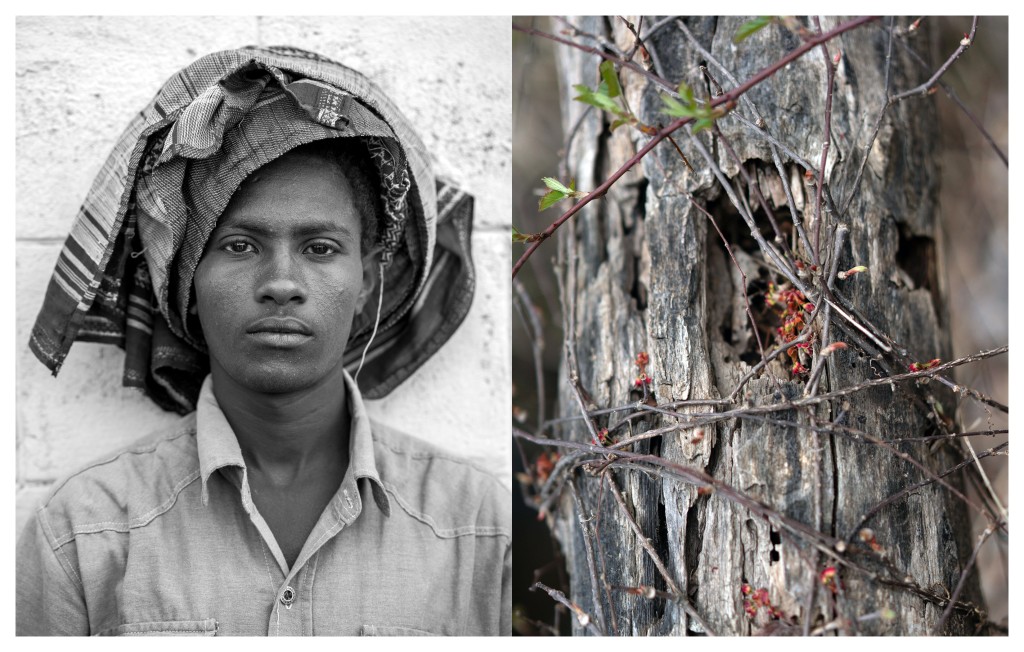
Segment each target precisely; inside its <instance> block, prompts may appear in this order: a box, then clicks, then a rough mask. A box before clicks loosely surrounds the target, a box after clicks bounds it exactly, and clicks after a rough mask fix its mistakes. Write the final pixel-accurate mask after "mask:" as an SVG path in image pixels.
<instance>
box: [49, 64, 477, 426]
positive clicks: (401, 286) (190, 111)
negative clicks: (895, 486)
mask: <svg viewBox="0 0 1024 652" xmlns="http://www.w3.org/2000/svg"><path fill="white" fill-rule="evenodd" d="M327 138H358V139H360V140H361V141H362V142H363V143H364V144H365V145H366V147H367V150H368V152H369V155H370V159H371V160H372V161H373V163H374V165H375V166H376V168H377V171H378V173H379V174H378V176H379V179H380V182H381V188H380V191H381V198H382V206H383V208H384V215H383V219H382V224H381V225H380V227H379V230H378V232H379V240H380V244H381V246H382V262H384V263H385V271H384V298H383V306H382V309H381V317H380V326H379V330H378V333H377V335H376V337H374V339H373V344H372V346H371V348H370V350H369V352H368V354H367V358H366V362H365V364H364V366H363V369H362V372H361V373H360V386H361V390H362V392H363V394H364V396H366V397H368V398H377V397H380V396H384V395H385V394H387V393H388V392H390V391H391V390H392V389H393V388H394V387H395V386H397V385H398V384H399V383H401V382H402V381H403V380H404V379H405V378H407V377H408V376H409V375H410V374H412V372H413V371H415V370H416V369H417V368H418V367H419V366H420V365H421V364H422V363H423V362H424V361H425V360H426V359H428V358H429V357H430V356H431V355H433V354H434V353H435V352H436V351H437V349H438V348H440V347H441V345H443V344H444V342H446V341H447V340H448V338H449V337H450V336H451V334H452V333H453V332H454V330H455V328H456V327H457V326H458V325H459V324H460V323H461V322H462V320H463V318H464V317H465V315H466V313H467V312H468V311H469V305H470V303H471V301H472V295H473V287H474V284H475V273H474V270H473V264H472V257H471V252H470V244H469V240H470V234H471V230H472V212H473V201H472V197H470V196H469V195H467V194H465V193H464V192H462V191H460V190H459V189H458V188H457V187H455V186H454V185H453V184H450V183H447V182H445V181H442V180H440V179H435V178H434V175H433V172H432V170H431V165H430V162H429V157H428V155H427V153H426V150H425V148H424V146H423V144H422V142H421V141H420V140H419V138H418V137H417V136H416V134H415V132H414V131H413V130H412V127H411V126H410V125H409V123H408V121H407V120H406V119H405V117H404V116H402V114H401V113H400V112H399V111H398V109H397V107H395V106H394V104H393V103H392V102H391V101H390V100H389V99H388V98H387V97H386V96H385V95H384V94H383V93H382V92H381V91H380V89H378V88H377V87H376V86H375V85H374V84H373V83H372V82H370V81H369V80H368V79H366V78H365V77H363V76H362V75H360V74H359V73H358V72H356V71H354V70H351V69H349V68H346V67H345V66H342V65H341V64H338V63H336V62H334V61H331V60H329V59H326V58H325V57H322V56H320V55H317V54H314V53H311V52H306V51H303V50H299V49H296V48H282V47H274V48H257V47H248V48H242V49H239V50H231V51H225V52H218V53H214V54H211V55H208V56H205V57H203V58H201V59H199V60H198V61H196V62H194V63H192V64H191V65H189V66H188V67H186V68H184V69H183V70H181V71H180V72H178V73H177V74H176V75H174V76H173V77H172V78H171V79H169V80H168V81H167V83H165V84H164V86H163V87H162V88H161V89H160V91H159V92H158V93H157V95H156V97H154V98H153V100H152V101H151V102H150V103H149V104H148V105H147V106H146V108H145V109H143V110H142V111H141V112H140V113H139V114H138V115H137V116H136V117H135V119H134V120H133V121H132V122H131V124H129V125H128V128H127V129H126V130H125V132H124V133H123V134H122V136H121V138H120V139H119V140H118V142H117V144H116V145H115V146H114V149H113V151H112V152H111V154H110V156H109V157H108V158H107V161H106V163H105V164H104V166H103V169H102V170H101V171H100V173H99V174H98V175H97V177H96V180H95V181H94V182H93V186H92V189H91V190H90V192H89V194H88V196H87V197H86V199H85V202H84V203H83V204H82V207H81V209H80V210H79V213H78V217H77V219H76V220H75V223H74V225H73V226H72V229H71V233H70V234H69V235H68V238H67V240H66V241H65V244H64V247H63V249H62V251H61V254H60V257H59V259H58V261H57V265H56V269H55V270H54V273H53V276H52V278H51V279H50V283H49V286H48V287H47V290H46V297H45V300H44V302H43V307H42V309H41V310H40V313H39V316H38V317H37V318H36V323H35V326H34V327H33V329H32V337H31V340H30V342H29V346H30V348H31V350H32V351H33V353H35V355H36V357H38V358H39V359H40V360H41V361H42V362H43V363H44V364H45V365H46V366H47V367H49V368H50V370H51V371H53V373H54V375H56V374H57V372H58V371H59V370H60V366H61V364H62V363H63V361H64V359H65V357H66V356H67V353H68V350H69V349H70V348H71V344H72V343H73V342H74V341H76V340H80V341H84V342H101V343H110V344H117V345H118V346H121V347H122V348H124V350H125V366H124V376H123V383H124V385H125V386H128V387H136V388H139V389H142V390H143V391H144V392H145V393H146V394H147V395H148V396H149V397H150V398H152V399H153V400H154V401H155V402H156V403H157V404H158V405H160V406H161V407H163V408H164V409H168V410H175V411H178V412H180V413H183V414H184V413H187V412H190V411H192V410H194V409H195V401H196V398H197V397H198V395H199V388H200V386H201V384H202V380H203V377H204V376H205V375H206V373H207V372H208V365H209V361H208V357H207V354H206V351H205V345H204V342H203V339H202V335H201V330H200V328H199V324H198V320H197V318H196V316H195V315H192V314H190V312H189V306H190V305H192V304H194V292H193V290H192V275H193V273H194V271H195V268H196V265H197V264H198V262H199V258H200V257H201V256H202V253H203V249H204V247H205V244H206V241H207V239H208V238H209V236H210V234H211V232H212V231H213V229H214V227H215V226H216V222H217V218H218V217H219V216H220V214H221V213H222V212H223V211H224V208H225V207H226V206H227V203H228V201H229V200H230V199H231V196H232V194H233V193H234V192H235V190H236V189H237V188H238V186H239V185H240V184H241V183H242V181H243V180H244V179H245V178H246V177H247V176H249V174H251V173H252V172H253V171H255V170H256V169H257V168H259V167H261V166H262V165H264V164H266V163H268V162H270V161H272V160H274V159H275V158H277V157H279V156H281V155H282V154H284V153H285V152H287V151H289V150H291V149H293V148H295V147H298V146H300V145H303V144H305V143H309V142H312V141H315V140H322V139H327ZM376 308H377V305H376V301H373V302H367V306H366V307H365V308H364V309H363V311H362V312H360V313H358V314H357V315H356V316H355V318H354V320H353V325H352V334H351V336H350V338H349V343H348V347H347V348H346V352H345V358H344V362H345V364H346V366H347V367H349V368H350V370H351V367H354V366H355V364H356V363H357V362H358V359H359V357H360V354H361V353H362V350H363V348H364V347H365V345H366V343H367V341H368V340H369V339H370V334H371V332H372V330H373V326H374V321H375V319H376Z"/></svg>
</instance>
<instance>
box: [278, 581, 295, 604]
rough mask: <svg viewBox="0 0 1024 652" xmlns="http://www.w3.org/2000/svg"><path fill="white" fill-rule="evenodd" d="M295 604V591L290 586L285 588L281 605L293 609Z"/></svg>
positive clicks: (282, 592)
mask: <svg viewBox="0 0 1024 652" xmlns="http://www.w3.org/2000/svg"><path fill="white" fill-rule="evenodd" d="M293 602H295V589H293V588H292V587H290V586H286V587H284V591H281V604H283V605H284V606H286V607H291V606H292V603H293Z"/></svg>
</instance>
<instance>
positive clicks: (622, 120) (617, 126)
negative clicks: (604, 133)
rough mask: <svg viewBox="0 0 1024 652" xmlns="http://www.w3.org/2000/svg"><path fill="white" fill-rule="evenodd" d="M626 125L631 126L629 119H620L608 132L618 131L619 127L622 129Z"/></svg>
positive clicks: (613, 123)
mask: <svg viewBox="0 0 1024 652" xmlns="http://www.w3.org/2000/svg"><path fill="white" fill-rule="evenodd" d="M625 124H629V119H627V118H619V119H618V120H616V121H614V122H612V124H611V126H610V127H608V130H609V131H615V130H616V129H618V128H619V127H621V126H622V125H625Z"/></svg>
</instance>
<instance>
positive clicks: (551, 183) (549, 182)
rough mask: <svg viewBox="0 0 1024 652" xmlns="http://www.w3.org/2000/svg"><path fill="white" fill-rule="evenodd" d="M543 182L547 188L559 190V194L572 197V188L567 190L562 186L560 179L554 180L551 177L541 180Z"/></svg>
mask: <svg viewBox="0 0 1024 652" xmlns="http://www.w3.org/2000/svg"><path fill="white" fill-rule="evenodd" d="M541 181H543V182H544V185H545V186H547V187H548V188H550V189H552V190H557V191H558V192H560V193H562V194H563V195H571V194H572V191H573V189H572V188H566V187H565V186H563V185H562V182H561V181H559V180H558V179H553V178H551V177H543V178H541ZM574 183H575V182H574ZM570 185H571V184H570Z"/></svg>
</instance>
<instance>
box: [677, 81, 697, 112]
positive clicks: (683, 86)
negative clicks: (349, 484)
mask: <svg viewBox="0 0 1024 652" xmlns="http://www.w3.org/2000/svg"><path fill="white" fill-rule="evenodd" d="M679 98H680V99H681V100H682V101H683V103H684V104H687V105H688V106H691V107H692V106H693V105H694V101H693V89H692V88H690V86H689V85H688V84H687V83H686V82H685V81H681V82H679Z"/></svg>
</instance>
